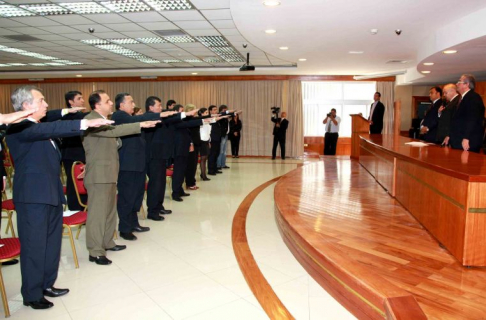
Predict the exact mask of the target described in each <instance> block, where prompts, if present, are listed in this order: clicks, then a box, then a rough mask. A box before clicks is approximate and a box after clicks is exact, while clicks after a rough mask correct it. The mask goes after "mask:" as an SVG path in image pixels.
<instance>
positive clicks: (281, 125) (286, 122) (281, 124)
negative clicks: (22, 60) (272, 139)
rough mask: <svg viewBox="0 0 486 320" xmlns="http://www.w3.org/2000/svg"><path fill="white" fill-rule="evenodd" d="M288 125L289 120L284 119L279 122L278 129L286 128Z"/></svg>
mask: <svg viewBox="0 0 486 320" xmlns="http://www.w3.org/2000/svg"><path fill="white" fill-rule="evenodd" d="M288 127H289V120H287V119H285V121H282V122H281V123H280V130H284V131H285V130H287V128H288Z"/></svg>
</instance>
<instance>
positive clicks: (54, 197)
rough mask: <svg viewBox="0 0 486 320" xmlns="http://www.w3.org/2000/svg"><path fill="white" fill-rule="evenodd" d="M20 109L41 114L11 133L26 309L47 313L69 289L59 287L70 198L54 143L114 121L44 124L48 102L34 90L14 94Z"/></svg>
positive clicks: (17, 126) (18, 91) (15, 128)
mask: <svg viewBox="0 0 486 320" xmlns="http://www.w3.org/2000/svg"><path fill="white" fill-rule="evenodd" d="M11 100H12V104H13V106H14V109H15V110H16V111H19V110H36V111H35V112H34V113H33V114H32V116H30V117H29V118H28V119H26V120H24V121H22V122H20V123H17V124H13V125H11V126H9V127H8V129H7V143H8V145H9V147H10V152H11V154H12V157H13V161H14V162H15V176H14V188H13V201H14V204H15V207H16V210H17V219H18V220H17V227H18V231H19V240H20V245H21V247H22V250H21V253H20V260H21V261H22V263H21V269H20V270H21V274H22V289H21V292H22V296H23V299H24V305H26V306H30V307H32V308H34V309H47V308H50V307H52V306H53V305H54V304H53V303H51V302H50V301H48V300H46V299H45V298H44V296H48V297H59V296H62V295H65V294H67V293H68V292H69V290H68V289H57V288H54V287H53V285H54V282H55V281H56V278H57V271H58V268H59V259H60V255H61V240H62V211H63V208H62V205H63V203H65V202H66V201H65V198H64V194H63V190H62V184H61V180H60V175H61V165H60V164H61V153H60V151H59V149H58V147H57V146H56V144H55V143H54V141H53V139H57V138H62V137H69V136H74V135H81V134H82V130H85V129H87V128H88V127H97V126H101V125H106V124H110V123H112V121H109V120H104V119H98V120H91V121H89V120H78V121H56V122H53V123H40V124H39V121H40V119H42V118H44V117H45V115H46V111H47V106H48V105H47V103H46V102H45V100H44V96H43V94H42V92H41V91H40V89H38V88H36V87H34V86H23V87H20V88H17V89H16V90H15V91H14V92H13V93H12V96H11Z"/></svg>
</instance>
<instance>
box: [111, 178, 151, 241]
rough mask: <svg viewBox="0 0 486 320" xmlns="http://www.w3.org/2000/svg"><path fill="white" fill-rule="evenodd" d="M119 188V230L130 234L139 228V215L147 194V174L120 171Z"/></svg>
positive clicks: (117, 206)
mask: <svg viewBox="0 0 486 320" xmlns="http://www.w3.org/2000/svg"><path fill="white" fill-rule="evenodd" d="M117 188H118V200H117V203H116V208H117V211H118V218H119V223H118V230H119V231H120V232H123V233H129V232H132V231H133V228H135V227H138V226H139V223H138V216H137V213H138V211H139V210H140V207H141V206H142V202H143V194H144V193H145V172H135V171H120V172H119V173H118V183H117Z"/></svg>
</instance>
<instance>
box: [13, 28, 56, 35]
mask: <svg viewBox="0 0 486 320" xmlns="http://www.w3.org/2000/svg"><path fill="white" fill-rule="evenodd" d="M8 29H9V30H12V31H15V34H17V33H23V34H28V35H32V36H35V35H37V34H50V32H49V31H46V30H42V29H39V28H34V27H20V28H8Z"/></svg>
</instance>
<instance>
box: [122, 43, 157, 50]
mask: <svg viewBox="0 0 486 320" xmlns="http://www.w3.org/2000/svg"><path fill="white" fill-rule="evenodd" d="M122 47H125V48H128V49H132V50H134V51H138V49H152V50H156V49H154V48H150V47H149V46H148V45H146V44H124V45H122Z"/></svg>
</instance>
